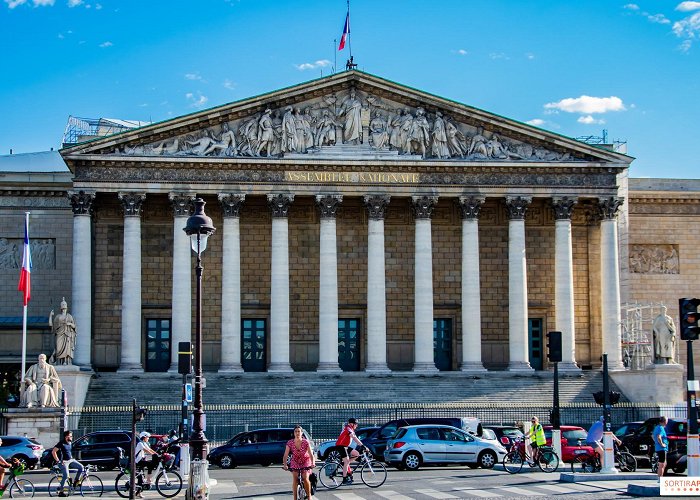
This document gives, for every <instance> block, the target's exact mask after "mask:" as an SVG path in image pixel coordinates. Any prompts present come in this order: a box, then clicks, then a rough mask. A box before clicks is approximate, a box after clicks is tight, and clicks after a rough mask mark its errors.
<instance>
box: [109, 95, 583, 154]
mask: <svg viewBox="0 0 700 500" xmlns="http://www.w3.org/2000/svg"><path fill="white" fill-rule="evenodd" d="M113 153H114V154H118V155H125V156H200V157H201V156H203V157H250V158H258V157H261V158H284V157H290V156H291V157H294V156H296V155H309V156H314V155H319V154H334V155H339V156H342V155H357V154H373V155H377V154H381V155H383V156H387V157H392V156H393V157H396V158H399V157H403V158H411V159H420V158H424V159H425V158H430V159H440V160H448V159H458V160H467V161H499V160H500V161H535V162H543V161H576V160H578V158H575V157H572V156H571V155H570V153H562V152H556V151H552V150H549V149H546V148H543V147H539V146H534V145H532V144H528V143H525V142H522V141H520V140H516V139H512V138H507V137H503V136H501V135H499V134H497V133H495V132H489V131H485V130H484V128H482V127H476V126H472V125H468V124H465V123H461V122H459V121H457V120H455V118H454V117H452V116H450V114H449V113H448V112H447V111H443V110H434V111H428V110H426V109H425V108H423V107H420V106H419V107H416V108H411V107H406V106H402V105H400V104H399V103H396V102H393V101H389V100H385V99H380V98H378V97H376V96H373V95H371V94H369V93H366V92H361V91H359V90H356V89H355V88H351V89H350V90H349V91H347V92H343V93H339V94H331V95H325V96H322V97H318V98H314V99H311V100H308V101H305V102H303V103H299V104H296V105H294V106H292V105H284V106H280V107H273V106H270V107H268V108H266V109H265V110H264V111H262V112H259V113H257V114H254V115H252V116H248V117H245V118H242V119H237V120H234V121H229V122H224V123H222V124H220V125H215V126H212V127H209V128H206V129H203V130H199V131H196V132H190V133H185V134H181V135H178V136H175V137H172V138H168V139H165V140H160V141H157V142H151V143H146V144H139V145H132V144H125V145H120V146H118V147H117V148H116V150H114V151H113Z"/></svg>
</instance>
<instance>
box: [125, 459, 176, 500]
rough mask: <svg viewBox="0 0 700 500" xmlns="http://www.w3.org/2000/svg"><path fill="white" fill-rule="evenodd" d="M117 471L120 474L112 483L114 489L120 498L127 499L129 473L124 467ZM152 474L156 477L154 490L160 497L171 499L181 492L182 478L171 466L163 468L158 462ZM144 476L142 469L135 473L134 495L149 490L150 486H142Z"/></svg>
mask: <svg viewBox="0 0 700 500" xmlns="http://www.w3.org/2000/svg"><path fill="white" fill-rule="evenodd" d="M119 470H120V471H121V472H120V473H119V474H118V475H117V478H116V479H115V481H114V489H115V490H116V492H117V494H118V495H119V496H120V497H122V498H129V491H130V488H131V473H130V471H129V469H128V468H126V467H119ZM153 474H155V475H156V490H158V493H159V494H160V495H161V496H163V497H165V498H172V497H174V496H175V495H177V494H178V493H180V490H182V476H180V474H178V472H177V471H176V470H175V468H174V467H173V466H170V467H164V466H163V460H159V461H158V467H156V469H155V470H154V471H153ZM144 476H145V473H144V470H143V469H138V470H137V471H136V484H135V485H134V492H135V494H136V495H138V494H139V493H141V491H143V490H147V489H149V488H150V484H144Z"/></svg>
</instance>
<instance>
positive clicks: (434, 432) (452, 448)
mask: <svg viewBox="0 0 700 500" xmlns="http://www.w3.org/2000/svg"><path fill="white" fill-rule="evenodd" d="M505 455H506V449H505V448H504V447H503V446H501V444H500V443H498V442H494V441H486V440H483V439H481V438H478V437H476V436H473V435H471V434H469V433H467V432H464V431H462V430H460V429H457V428H455V427H450V426H449V425H409V426H407V427H401V428H400V429H399V430H397V431H396V434H394V436H393V437H392V438H391V439H390V440H389V441H388V442H387V446H386V450H385V451H384V460H385V461H386V462H387V463H388V464H390V465H393V466H394V467H396V468H397V469H400V470H403V469H408V470H417V469H418V468H419V467H420V466H421V465H427V464H433V465H436V464H454V463H457V464H464V465H469V466H471V467H475V466H481V467H483V468H484V469H491V468H492V467H493V466H494V465H496V464H497V463H499V462H501V461H502V460H503V457H505Z"/></svg>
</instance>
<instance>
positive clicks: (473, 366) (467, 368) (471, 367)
mask: <svg viewBox="0 0 700 500" xmlns="http://www.w3.org/2000/svg"><path fill="white" fill-rule="evenodd" d="M459 371H461V372H470V373H486V372H487V371H488V370H486V368H484V365H483V363H482V362H481V361H464V362H463V363H462V364H461V366H460V367H459Z"/></svg>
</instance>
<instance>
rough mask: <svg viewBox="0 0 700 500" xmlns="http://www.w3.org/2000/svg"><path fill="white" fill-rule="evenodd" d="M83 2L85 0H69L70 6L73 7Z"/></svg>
mask: <svg viewBox="0 0 700 500" xmlns="http://www.w3.org/2000/svg"><path fill="white" fill-rule="evenodd" d="M82 4H83V0H68V7H70V8H71V9H72V8H73V7H77V6H79V5H82Z"/></svg>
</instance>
